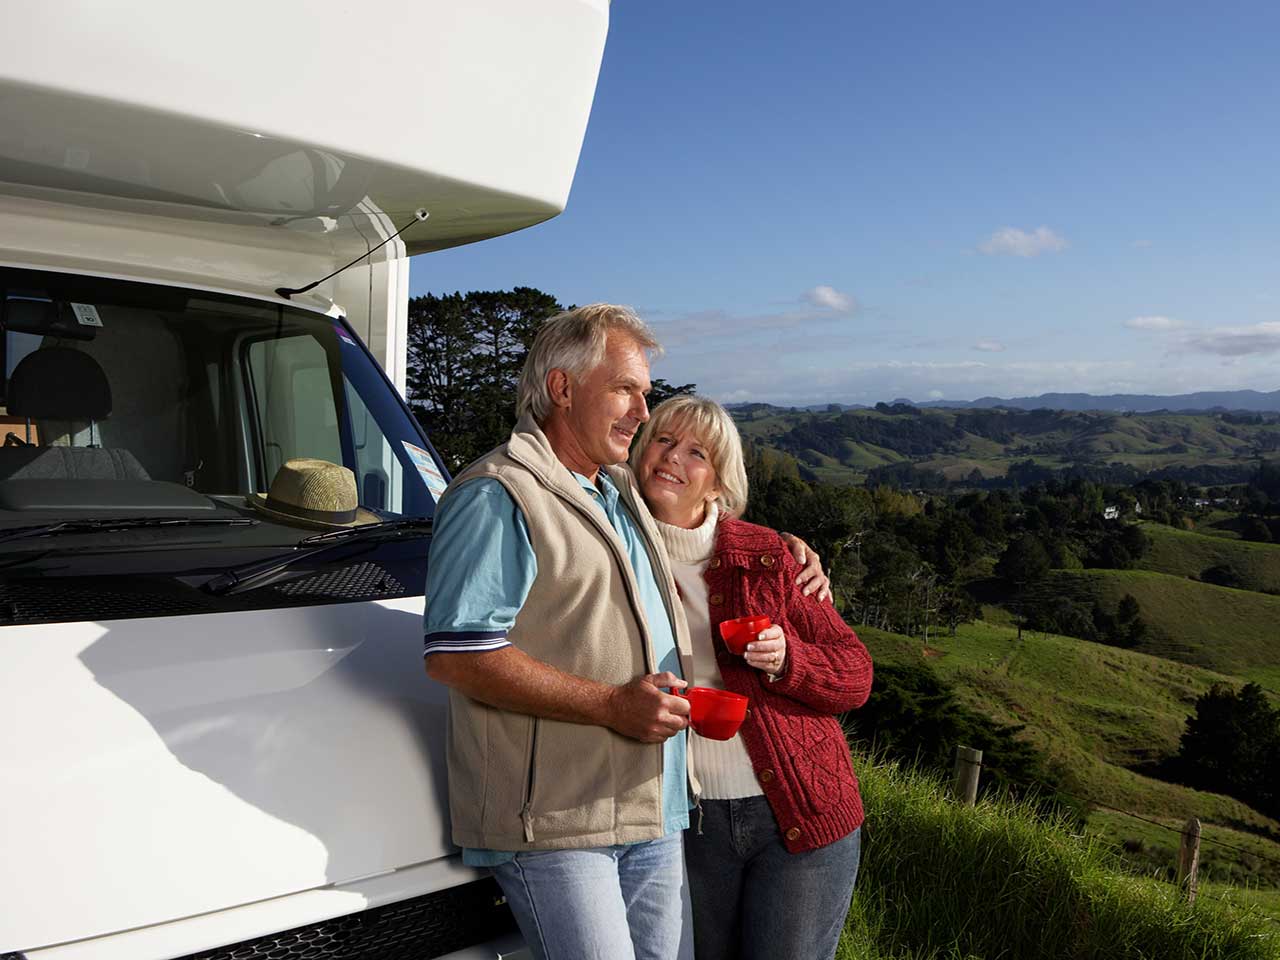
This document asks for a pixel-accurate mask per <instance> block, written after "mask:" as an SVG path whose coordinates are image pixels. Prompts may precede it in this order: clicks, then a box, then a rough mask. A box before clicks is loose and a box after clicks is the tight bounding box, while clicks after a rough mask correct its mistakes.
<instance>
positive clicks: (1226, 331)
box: [1186, 320, 1280, 357]
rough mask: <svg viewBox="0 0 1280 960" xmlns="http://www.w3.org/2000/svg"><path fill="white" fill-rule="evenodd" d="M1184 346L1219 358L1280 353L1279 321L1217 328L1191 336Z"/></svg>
mask: <svg viewBox="0 0 1280 960" xmlns="http://www.w3.org/2000/svg"><path fill="white" fill-rule="evenodd" d="M1186 345H1187V346H1188V347H1190V348H1191V349H1192V350H1198V351H1200V352H1201V353H1213V354H1217V355H1218V356H1220V357H1244V356H1249V355H1250V354H1264V353H1276V352H1280V321H1274V320H1272V321H1267V322H1264V323H1255V324H1253V325H1252V326H1247V327H1219V328H1218V329H1216V330H1206V331H1204V332H1203V333H1197V334H1193V335H1191V336H1189V337H1187V339H1186Z"/></svg>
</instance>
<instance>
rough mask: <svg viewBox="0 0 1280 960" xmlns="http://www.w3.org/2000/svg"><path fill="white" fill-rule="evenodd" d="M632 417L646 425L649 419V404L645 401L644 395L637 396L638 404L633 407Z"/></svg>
mask: <svg viewBox="0 0 1280 960" xmlns="http://www.w3.org/2000/svg"><path fill="white" fill-rule="evenodd" d="M631 415H632V416H633V417H635V418H636V419H637V420H639V421H640V422H641V423H645V422H646V421H648V419H649V404H648V403H647V402H646V401H645V399H644V394H643V393H642V394H638V395H637V396H636V402H635V403H633V404H632V405H631Z"/></svg>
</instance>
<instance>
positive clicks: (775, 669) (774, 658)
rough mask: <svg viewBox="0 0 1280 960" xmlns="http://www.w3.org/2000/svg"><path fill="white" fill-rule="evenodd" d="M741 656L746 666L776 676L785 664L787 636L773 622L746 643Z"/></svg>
mask: <svg viewBox="0 0 1280 960" xmlns="http://www.w3.org/2000/svg"><path fill="white" fill-rule="evenodd" d="M742 658H743V659H744V660H746V661H747V666H750V667H755V668H756V669H757V670H763V671H764V672H765V673H767V674H768V675H769V676H771V677H776V676H778V675H779V674H780V673H782V669H783V667H785V666H786V665H787V638H786V635H785V634H784V633H783V632H782V628H781V627H780V626H778V625H777V624H776V623H775V624H774V625H773V626H771V627H769V628H768V629H767V630H761V631H760V633H759V635H758V637H757V638H756V639H755V640H752V641H751V642H750V643H748V644H747V652H746V653H744V654H743V655H742Z"/></svg>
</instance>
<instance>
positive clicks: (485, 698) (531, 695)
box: [427, 647, 617, 727]
mask: <svg viewBox="0 0 1280 960" xmlns="http://www.w3.org/2000/svg"><path fill="white" fill-rule="evenodd" d="M427 674H428V675H429V676H430V677H431V678H432V679H433V680H438V681H440V682H441V683H443V684H445V685H446V686H449V687H452V688H453V689H455V690H457V691H459V692H460V693H464V694H466V695H467V696H468V697H470V698H471V699H472V700H479V701H480V702H481V703H487V704H488V705H489V706H491V707H497V708H498V709H500V710H510V711H512V712H514V713H525V714H529V715H530V716H534V717H544V718H546V719H548V720H563V721H565V722H567V723H589V724H594V725H595V726H600V727H607V726H611V712H610V706H611V700H612V698H613V696H614V693H615V692H616V690H617V688H616V687H614V686H612V685H610V684H607V683H600V682H599V681H596V680H588V679H586V678H585V677H579V676H575V675H574V674H571V673H565V672H564V671H563V670H558V669H556V668H555V667H553V666H551V665H550V664H546V663H543V662H542V661H541V660H536V659H534V658H533V657H531V656H529V655H528V654H527V653H523V652H522V651H520V650H518V649H516V648H515V647H503V648H502V649H501V650H491V651H489V652H487V653H433V654H430V655H429V656H428V657H427Z"/></svg>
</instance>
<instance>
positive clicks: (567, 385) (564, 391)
mask: <svg viewBox="0 0 1280 960" xmlns="http://www.w3.org/2000/svg"><path fill="white" fill-rule="evenodd" d="M547 393H549V394H551V402H552V403H553V404H554V405H555V406H557V407H559V408H561V409H562V410H563V409H568V408H569V406H570V405H571V404H572V402H573V381H572V380H571V379H570V377H569V374H567V373H565V371H563V370H561V369H560V368H559V367H553V368H552V369H551V370H550V371H549V372H548V373H547Z"/></svg>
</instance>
